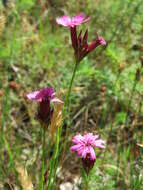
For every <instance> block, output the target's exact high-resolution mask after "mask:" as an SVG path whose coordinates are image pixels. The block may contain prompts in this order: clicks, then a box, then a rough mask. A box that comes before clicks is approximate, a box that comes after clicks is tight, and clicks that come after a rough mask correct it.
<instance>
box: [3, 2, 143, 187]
mask: <svg viewBox="0 0 143 190" xmlns="http://www.w3.org/2000/svg"><path fill="white" fill-rule="evenodd" d="M142 10H143V3H142V0H136V1H132V0H124V1H121V0H116V1H115V0H96V1H95V0H86V1H82V0H78V1H77V0H69V1H63V0H59V1H58V0H49V1H47V0H21V1H20V0H15V1H14V0H3V1H0V190H3V189H4V190H12V189H14V190H19V189H23V190H33V189H34V190H38V189H40V190H44V189H47V190H56V189H57V190H58V189H59V190H64V188H66V185H67V184H68V185H71V186H72V188H73V189H75V190H78V189H79V190H80V189H86V190H114V189H117V190H142V189H143V135H142V134H143V19H142V18H143V11H142ZM80 12H83V13H85V15H86V16H90V18H91V19H90V21H89V22H88V23H85V24H83V25H80V26H79V27H78V28H77V30H78V32H80V29H82V30H83V31H86V28H87V27H88V37H89V39H88V41H89V42H90V41H92V40H95V39H97V37H98V36H103V37H104V39H105V41H106V43H107V44H106V46H99V47H98V48H97V49H95V50H94V51H92V53H90V54H89V55H88V56H86V57H85V58H84V59H83V60H82V61H81V62H80V64H79V65H78V68H77V70H76V73H75V77H74V81H73V84H72V88H71V94H70V99H69V105H70V110H69V109H68V111H67V110H66V111H67V112H66V113H67V114H65V115H64V119H61V118H60V122H59V123H60V124H58V125H59V126H56V127H55V128H54V129H53V130H52V129H51V128H49V130H47V131H46V132H45V130H43V129H42V128H41V127H40V123H39V121H37V120H36V119H35V117H36V116H35V114H36V112H37V104H36V103H32V102H30V101H28V100H27V98H26V94H28V93H30V92H32V91H34V90H38V89H42V88H45V87H47V86H51V87H53V88H54V90H55V91H56V96H57V97H58V98H59V99H60V100H62V101H63V102H64V104H65V99H66V95H67V92H68V88H69V84H70V81H71V77H72V73H73V69H74V65H75V59H74V51H73V48H72V45H71V40H70V31H69V29H68V28H65V27H61V26H59V25H58V24H57V23H56V18H57V17H60V16H62V15H70V16H71V17H72V16H75V15H77V13H80ZM61 107H62V108H61ZM61 107H60V108H58V107H57V108H55V110H56V109H57V110H58V109H60V111H61V110H63V112H65V109H64V108H63V107H64V106H61ZM68 108H69V106H68ZM55 118H56V119H57V118H58V119H59V117H58V116H57V115H55ZM61 123H62V124H61ZM61 125H62V127H61V128H60V126H61ZM54 126H55V125H54ZM86 132H88V133H93V134H95V135H96V134H99V135H100V137H101V139H104V141H105V142H106V146H105V148H104V149H102V150H98V149H97V150H96V162H95V164H94V167H93V169H92V171H91V172H90V176H89V184H88V187H87V186H86V181H87V176H86V174H85V173H84V171H83V169H82V164H81V160H80V159H79V158H78V157H77V156H76V154H74V153H72V151H71V145H72V138H73V136H75V135H76V134H79V133H80V134H82V135H84V134H85V133H86ZM56 134H57V135H56ZM44 135H45V136H44ZM51 136H52V138H51ZM43 144H44V145H43ZM43 147H45V148H43ZM43 149H44V151H43ZM41 168H43V169H41ZM43 174H44V175H43ZM68 188H69V187H68ZM68 188H67V189H68Z"/></svg>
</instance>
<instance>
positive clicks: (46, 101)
mask: <svg viewBox="0 0 143 190" xmlns="http://www.w3.org/2000/svg"><path fill="white" fill-rule="evenodd" d="M26 96H27V98H28V99H29V100H31V101H35V102H39V108H38V114H37V117H38V119H39V120H40V121H41V122H43V123H45V124H46V126H48V125H49V123H50V121H51V117H52V114H53V108H52V106H51V102H53V103H63V102H62V101H61V100H60V99H58V98H57V97H56V96H55V92H54V90H53V88H51V87H46V88H43V89H41V90H37V91H34V92H32V93H29V94H27V95H26Z"/></svg>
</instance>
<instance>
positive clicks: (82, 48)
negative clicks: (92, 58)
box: [56, 13, 106, 63]
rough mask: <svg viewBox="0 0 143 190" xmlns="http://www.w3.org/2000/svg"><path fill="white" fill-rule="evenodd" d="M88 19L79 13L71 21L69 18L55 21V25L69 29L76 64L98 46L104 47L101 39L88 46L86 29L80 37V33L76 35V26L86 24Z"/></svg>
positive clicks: (63, 17) (64, 17)
mask: <svg viewBox="0 0 143 190" xmlns="http://www.w3.org/2000/svg"><path fill="white" fill-rule="evenodd" d="M89 19H90V17H87V18H86V16H85V15H84V14H83V13H80V14H78V15H77V16H75V17H73V18H72V19H71V18H70V17H69V16H62V17H60V18H57V19H56V22H57V24H60V25H63V26H66V27H69V28H70V34H71V42H72V46H73V49H74V54H75V59H76V62H77V63H79V62H80V61H81V60H82V59H83V58H84V57H85V56H87V55H88V53H90V52H91V51H93V50H94V49H95V48H97V47H98V46H99V45H106V42H105V40H104V38H103V37H98V38H97V39H96V40H93V41H92V42H91V43H89V44H88V29H87V30H86V32H85V33H84V35H83V36H82V31H81V32H80V33H79V35H77V30H76V26H78V25H80V24H82V23H85V22H88V21H89Z"/></svg>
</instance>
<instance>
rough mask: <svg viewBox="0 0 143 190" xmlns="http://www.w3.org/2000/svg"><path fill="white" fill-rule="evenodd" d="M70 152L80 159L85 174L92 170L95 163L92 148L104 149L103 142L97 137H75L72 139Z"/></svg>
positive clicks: (89, 134)
mask: <svg viewBox="0 0 143 190" xmlns="http://www.w3.org/2000/svg"><path fill="white" fill-rule="evenodd" d="M72 141H73V143H74V145H73V146H72V148H71V149H72V151H73V152H76V153H77V155H78V156H79V157H81V158H82V162H83V167H84V169H85V171H86V172H87V173H89V171H90V170H91V169H92V167H93V166H94V163H95V161H96V154H95V151H94V148H104V147H105V142H104V141H103V140H101V139H99V136H98V135H93V134H92V133H87V134H85V135H84V136H82V135H80V134H79V135H76V136H74V137H73V140H72Z"/></svg>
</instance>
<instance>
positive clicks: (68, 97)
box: [64, 62, 78, 117]
mask: <svg viewBox="0 0 143 190" xmlns="http://www.w3.org/2000/svg"><path fill="white" fill-rule="evenodd" d="M77 66H78V62H76V63H75V65H74V70H73V74H72V78H71V81H70V85H69V88H68V92H67V95H66V100H65V112H64V117H65V114H66V111H67V109H68V108H69V103H70V95H71V89H72V84H73V81H74V77H75V73H76V70H77Z"/></svg>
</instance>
